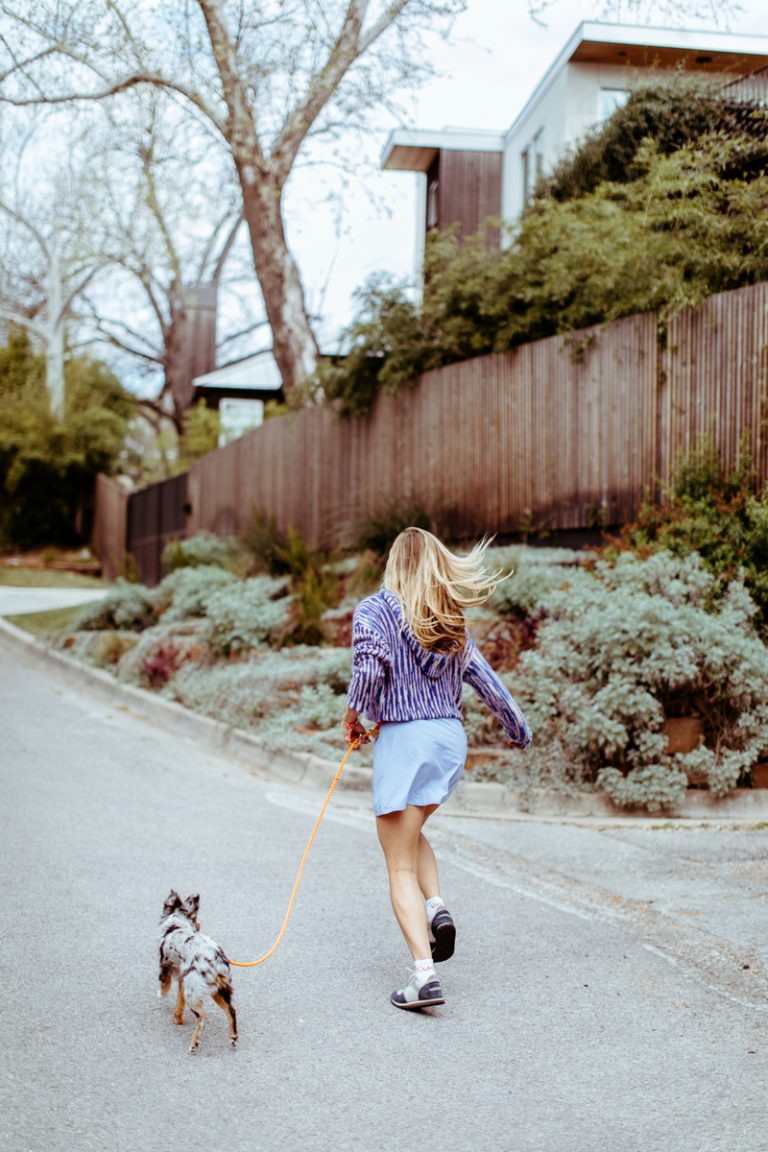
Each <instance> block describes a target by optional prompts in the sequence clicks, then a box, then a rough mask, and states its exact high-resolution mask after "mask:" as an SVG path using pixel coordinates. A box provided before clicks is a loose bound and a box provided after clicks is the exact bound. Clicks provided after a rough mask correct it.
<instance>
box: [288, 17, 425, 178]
mask: <svg viewBox="0 0 768 1152" xmlns="http://www.w3.org/2000/svg"><path fill="white" fill-rule="evenodd" d="M369 2H370V0H349V4H348V7H347V11H346V13H345V15H344V19H343V21H342V25H341V29H340V31H339V34H338V36H337V37H336V40H335V41H334V44H333V47H332V48H331V51H330V53H329V55H328V59H327V60H326V62H325V64H324V65H323V67H322V68H321V69H320V71H319V72H318V73H317V75H316V76H314V77H313V79H312V81H311V83H310V85H309V89H308V91H307V93H306V95H305V97H304V100H303V101H302V102H301V103H300V104H298V105H297V106H296V107H295V108H294V109H293V111H291V112H290V113H289V114H288V116H287V117H286V120H285V123H284V125H283V130H282V132H281V134H280V139H279V141H278V142H277V144H276V146H275V147H274V149H273V150H272V155H271V161H272V167H273V169H274V171H275V173H276V175H277V176H278V177H279V178H280V179H281V180H282V181H284V180H286V179H287V178H288V175H289V173H290V171H291V168H292V167H293V164H294V161H295V159H296V156H297V154H298V151H299V149H300V147H301V145H302V144H303V142H304V140H305V139H306V136H307V133H308V132H309V130H310V128H311V127H312V125H313V124H314V122H315V120H316V119H317V117H318V116H319V115H320V113H321V112H322V110H323V108H324V107H325V106H326V104H327V103H328V101H329V100H330V98H331V97H332V96H333V94H334V92H335V91H336V89H337V88H338V86H339V84H340V83H341V81H342V80H343V79H344V76H345V75H346V74H347V72H348V71H349V69H350V68H351V66H352V64H354V62H355V60H357V59H358V57H359V56H360V54H361V51H362V49H361V43H362V40H361V36H362V30H363V23H364V21H365V16H366V12H367V11H368V5H369ZM408 2H409V0H396V2H395V3H393V4H390V5H389V7H388V8H387V9H386V11H385V12H384V13H383V14H382V16H381V17H380V19H379V21H378V22H377V25H375V26H374V27H377V26H378V25H380V24H382V22H385V25H384V26H387V27H388V26H389V24H391V22H392V20H394V19H395V15H392V16H389V13H390V11H391V10H392V9H395V8H396V9H397V10H398V12H399V11H402V9H403V8H404V7H405V5H406V4H407V3H408ZM383 30H384V28H383V27H382V28H381V31H383ZM380 34H381V32H379V33H377V35H380ZM374 39H375V37H374ZM371 43H372V41H371Z"/></svg>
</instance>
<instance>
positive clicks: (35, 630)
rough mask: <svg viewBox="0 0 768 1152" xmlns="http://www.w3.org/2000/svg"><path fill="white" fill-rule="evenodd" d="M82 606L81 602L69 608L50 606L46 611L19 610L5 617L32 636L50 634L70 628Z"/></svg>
mask: <svg viewBox="0 0 768 1152" xmlns="http://www.w3.org/2000/svg"><path fill="white" fill-rule="evenodd" d="M83 607H84V605H83V604H73V605H71V607H69V608H51V609H49V610H48V611H47V612H21V613H20V614H19V615H18V616H6V617H5V619H6V620H7V621H8V623H9V624H15V625H16V627H17V628H22V629H23V630H24V631H25V632H31V633H32V635H33V636H51V635H53V633H54V632H66V630H67V629H68V628H71V627H72V625H73V623H74V621H75V618H76V617H77V616H78V615H79V613H80V611H81V610H82V608H83Z"/></svg>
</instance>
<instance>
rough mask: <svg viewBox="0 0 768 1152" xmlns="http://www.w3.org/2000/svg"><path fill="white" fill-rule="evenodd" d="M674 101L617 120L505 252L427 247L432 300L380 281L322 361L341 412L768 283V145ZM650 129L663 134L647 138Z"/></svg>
mask: <svg viewBox="0 0 768 1152" xmlns="http://www.w3.org/2000/svg"><path fill="white" fill-rule="evenodd" d="M643 100H647V101H648V103H647V107H646V111H645V112H644V111H643V106H642V102H643ZM665 102H666V103H668V98H667V97H664V98H661V100H660V99H659V98H657V97H656V96H654V95H652V94H651V95H647V94H646V95H644V94H642V93H637V94H636V96H635V97H633V101H632V102H631V107H630V106H628V108H627V109H622V110H619V111H617V112H616V113H615V118H612V119H611V120H610V121H609V122H608V123H607V124H606V125H605V126H604V127H603V129H602V130H601V132H602V135H601V138H600V139H601V140H602V141H603V143H602V144H600V143H599V142H598V145H596V144H595V142H594V141H591V142H590V143H589V144H588V145H585V147H586V148H587V154H585V159H584V165H583V171H582V170H579V163H580V162H579V161H578V159H577V160H574V161H572V162H571V174H570V175H566V174H565V172H564V171H563V173H561V175H560V177H559V183H556V184H554V185H552V186H551V189H550V191H551V194H547V193H546V191H543V192H542V193H541V194H539V195H537V196H536V197H535V198H534V199H533V201H532V202H531V204H530V206H529V208H528V209H527V211H526V212H525V213H524V214H523V216H522V218H521V219H520V221H518V222H517V223H516V224H515V226H514V230H513V231H511V232H510V235H509V243H508V244H507V245H505V246H504V247H503V248H499V249H496V250H491V251H489V250H488V248H487V246H486V244H485V240H484V237H483V236H482V235H481V236H478V237H474V238H469V239H462V240H460V239H459V237H458V235H457V233H456V231H455V230H454V231H451V230H450V229H448V230H446V231H442V232H440V233H439V234H437V235H431V236H430V237H428V241H427V246H426V252H425V261H424V292H423V295H422V297H421V298H420V299H419V300H414V299H412V294H411V293H410V292H409V291H407V290H406V289H405V288H399V287H397V286H395V285H392V284H383V283H382V282H381V281H376V282H374V283H372V284H369V286H368V287H367V289H365V290H364V291H362V292H361V293H360V296H359V300H360V310H359V313H358V316H357V318H356V320H355V322H354V323H353V325H352V326H351V328H350V329H349V331H348V332H347V334H346V338H347V343H348V348H349V351H348V355H347V356H346V357H345V359H344V360H342V361H339V362H338V363H336V364H329V363H326V364H324V365H323V368H322V374H321V376H320V377H319V383H320V384H321V385H322V388H323V390H324V393H325V395H326V397H327V398H328V399H329V400H330V401H331V402H332V403H334V405H336V406H337V407H339V408H340V410H341V412H342V413H347V414H358V413H365V412H368V411H370V409H371V407H372V405H373V403H374V401H375V397H376V395H377V393H378V391H379V390H386V391H388V392H392V393H396V392H397V391H398V390H399V389H400V388H401V387H405V386H407V385H410V384H413V383H414V382H415V381H416V379H417V378H418V377H419V376H420V375H421V374H422V373H424V372H425V371H427V370H429V369H432V368H435V367H438V366H439V365H442V364H450V363H454V362H456V361H459V360H465V359H468V358H470V357H472V356H478V355H482V354H484V353H490V352H504V351H507V350H509V349H510V348H513V347H515V346H517V345H518V344H520V343H525V342H529V341H532V340H538V339H541V338H543V337H545V336H551V335H554V334H556V333H564V332H571V331H574V330H578V329H583V328H588V327H590V326H592V325H595V324H603V323H608V322H610V321H612V320H617V319H619V318H621V317H624V316H629V315H632V314H634V313H638V312H646V311H654V312H656V313H658V315H659V317H660V320H661V322H662V324H663V323H664V322H665V321H666V319H667V318H668V317H669V316H670V315H671V314H672V313H673V312H675V311H678V310H679V309H681V308H683V307H689V306H695V305H697V304H698V303H700V302H701V300H702V299H704V298H705V297H706V296H709V295H711V294H713V293H716V292H724V291H727V290H729V289H732V288H739V287H743V286H744V285H747V284H754V283H757V282H759V281H761V280H765V279H767V278H768V143H766V142H765V141H760V140H759V139H756V138H753V137H751V136H749V135H748V134H746V133H745V134H742V135H739V134H738V132H736V131H735V130H734V131H732V132H725V131H720V128H721V126H722V123H723V115H724V114H723V108H722V106H721V105H720V104H716V105H715V107H714V110H713V114H712V117H711V119H709V121H708V120H707V117H708V115H709V113H708V112H707V108H708V103H707V100H706V99H704V100H703V102H702V103H701V104H700V105H698V106H697V107H694V106H693V105H691V106H690V108H689V109H680V110H679V111H678V113H677V118H676V119H675V118H674V117H673V118H672V119H671V120H669V121H668V122H667V121H666V120H665V117H666V112H665V110H664V106H665ZM622 116H623V117H624V118H625V120H624V121H622V119H621V118H622ZM628 118H631V119H632V123H633V125H634V128H633V134H630V135H628V136H627V137H626V138H624V137H623V136H622V131H623V129H622V127H621V125H622V123H624V122H625V121H626V120H627V119H628ZM662 123H666V128H665V129H664V130H663V131H662V130H661V125H662ZM651 124H652V125H655V126H656V128H658V131H655V130H654V131H655V135H654V132H650V133H647V132H645V131H644V128H645V127H648V126H649V125H651ZM704 128H706V131H704V130H703V129H704ZM625 148H626V151H624V149H625ZM598 153H599V155H598ZM628 177H630V178H629V179H628Z"/></svg>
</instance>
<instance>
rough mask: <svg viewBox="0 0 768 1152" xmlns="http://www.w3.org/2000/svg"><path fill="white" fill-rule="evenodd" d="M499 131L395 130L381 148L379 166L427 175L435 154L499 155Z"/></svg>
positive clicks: (502, 140)
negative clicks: (450, 152)
mask: <svg viewBox="0 0 768 1152" xmlns="http://www.w3.org/2000/svg"><path fill="white" fill-rule="evenodd" d="M503 148H504V136H503V134H502V133H501V132H484V131H480V130H478V129H474V130H473V129H451V128H443V129H442V130H440V131H438V130H435V131H430V130H428V129H406V128H398V129H396V130H395V131H394V132H391V133H390V135H389V138H388V140H387V142H386V144H385V145H384V151H383V153H382V157H381V166H382V168H386V169H387V170H388V171H390V172H428V171H429V169H430V168H431V166H432V163H433V161H434V159H435V157H436V156H437V154H438V152H442V151H445V150H449V149H453V150H455V151H460V152H501V151H502V150H503Z"/></svg>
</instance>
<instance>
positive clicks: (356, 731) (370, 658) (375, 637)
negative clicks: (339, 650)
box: [342, 601, 392, 743]
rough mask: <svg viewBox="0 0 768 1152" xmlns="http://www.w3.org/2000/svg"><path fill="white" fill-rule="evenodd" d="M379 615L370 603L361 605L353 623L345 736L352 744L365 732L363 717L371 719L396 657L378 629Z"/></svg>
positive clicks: (356, 611) (356, 610)
mask: <svg viewBox="0 0 768 1152" xmlns="http://www.w3.org/2000/svg"><path fill="white" fill-rule="evenodd" d="M377 624H378V621H377V619H376V616H375V612H374V611H372V610H371V607H370V606H369V605H368V604H367V602H366V601H363V602H362V604H358V606H357V608H356V609H355V614H354V617H353V620H352V679H351V681H350V685H349V691H348V693H347V710H346V712H345V713H344V720H343V721H342V723H343V725H344V735H345V739H347V743H351V742H352V740H354V739H355V738H356V737H357V736H358V735H361V734H363V733H364V732H365V729H364V728H363V726H362V724H360V722H359V717H360V715H361V714H363V713H365V714H367V715H368V716H369V718H373V719H375V716H373V717H371V709H372V708H374V707H375V704H376V701H377V699H378V696H379V693H380V691H381V688H382V685H383V683H384V679H385V677H386V673H387V668H388V667H389V666H390V665H391V663H392V656H391V652H390V648H389V644H388V642H387V639H386V636H385V635H384V633H383V631H381V630H380V629H379V628H378V627H377Z"/></svg>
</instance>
